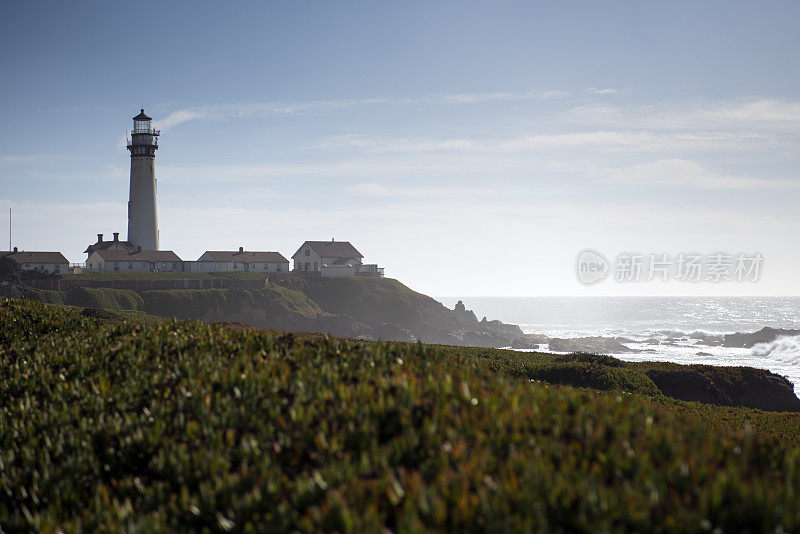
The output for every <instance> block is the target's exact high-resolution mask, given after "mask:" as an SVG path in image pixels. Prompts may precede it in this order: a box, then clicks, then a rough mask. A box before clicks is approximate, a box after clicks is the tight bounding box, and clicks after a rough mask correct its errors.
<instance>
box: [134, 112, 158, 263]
mask: <svg viewBox="0 0 800 534" xmlns="http://www.w3.org/2000/svg"><path fill="white" fill-rule="evenodd" d="M151 120H152V119H151V118H150V117H148V116H147V115H145V114H144V109H142V110H141V113H139V114H138V115H136V116H135V117H134V118H133V130H131V136H130V138H129V139H128V150H130V152H131V188H130V195H129V196H128V241H129V242H130V243H131V245H133V246H134V247H142V250H158V214H157V212H156V150H158V136H159V135H161V132H160V131H158V130H154V129H153V128H152V126H151V124H150V121H151Z"/></svg>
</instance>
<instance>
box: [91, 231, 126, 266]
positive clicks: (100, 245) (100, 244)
mask: <svg viewBox="0 0 800 534" xmlns="http://www.w3.org/2000/svg"><path fill="white" fill-rule="evenodd" d="M96 250H127V251H128V252H133V251H135V250H136V247H135V246H133V245H132V244H131V243H130V241H120V239H119V232H114V239H112V240H111V241H103V234H97V243H92V244H91V245H89V246H88V247H86V250H84V251H83V252H84V254H86V261H87V262H88V261H89V257H90V256H91V255H92V253H93V252H94V251H96Z"/></svg>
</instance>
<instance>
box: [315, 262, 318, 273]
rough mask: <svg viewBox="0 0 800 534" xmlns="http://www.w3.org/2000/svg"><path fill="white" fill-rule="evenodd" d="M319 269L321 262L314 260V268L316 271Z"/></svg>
mask: <svg viewBox="0 0 800 534" xmlns="http://www.w3.org/2000/svg"><path fill="white" fill-rule="evenodd" d="M318 269H319V264H318V263H317V262H314V270H315V271H316V270H318Z"/></svg>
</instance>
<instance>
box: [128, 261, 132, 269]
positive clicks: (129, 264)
mask: <svg viewBox="0 0 800 534" xmlns="http://www.w3.org/2000/svg"><path fill="white" fill-rule="evenodd" d="M128 270H129V271H132V270H133V263H132V262H130V261H129V262H128Z"/></svg>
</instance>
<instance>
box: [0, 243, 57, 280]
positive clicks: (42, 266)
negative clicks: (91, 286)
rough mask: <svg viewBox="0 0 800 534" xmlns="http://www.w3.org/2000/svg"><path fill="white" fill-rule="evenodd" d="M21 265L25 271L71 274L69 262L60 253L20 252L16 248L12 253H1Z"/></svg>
mask: <svg viewBox="0 0 800 534" xmlns="http://www.w3.org/2000/svg"><path fill="white" fill-rule="evenodd" d="M0 254H2V255H3V256H8V257H10V258H11V259H12V260H14V261H15V262H17V264H18V265H19V267H20V269H22V270H23V271H41V272H43V273H55V274H69V261H67V258H65V257H64V255H63V254H61V253H60V252H25V251H22V252H20V251H19V250H17V247H14V250H13V251H12V252H0Z"/></svg>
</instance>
